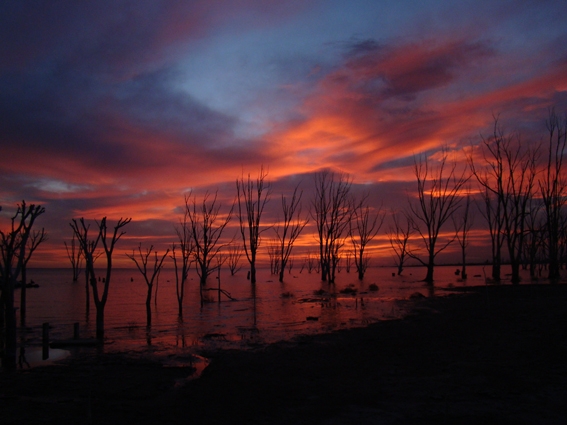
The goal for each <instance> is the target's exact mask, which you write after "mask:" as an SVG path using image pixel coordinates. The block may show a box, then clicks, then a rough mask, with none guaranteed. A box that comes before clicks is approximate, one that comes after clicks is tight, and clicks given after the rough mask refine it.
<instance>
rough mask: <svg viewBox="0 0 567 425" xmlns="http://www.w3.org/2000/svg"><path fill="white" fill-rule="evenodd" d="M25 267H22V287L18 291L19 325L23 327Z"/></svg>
mask: <svg viewBox="0 0 567 425" xmlns="http://www.w3.org/2000/svg"><path fill="white" fill-rule="evenodd" d="M26 284H27V277H26V267H25V266H24V267H22V289H21V292H20V325H21V326H22V327H23V326H25V325H26V295H27V291H26V289H27V288H26Z"/></svg>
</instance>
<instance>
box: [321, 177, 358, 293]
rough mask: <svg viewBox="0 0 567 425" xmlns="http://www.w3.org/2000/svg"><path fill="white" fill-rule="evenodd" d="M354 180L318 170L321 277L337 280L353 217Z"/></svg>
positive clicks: (332, 280)
mask: <svg viewBox="0 0 567 425" xmlns="http://www.w3.org/2000/svg"><path fill="white" fill-rule="evenodd" d="M350 188H351V180H350V178H349V176H348V175H347V174H343V173H339V174H336V173H334V172H332V171H329V170H324V171H321V172H319V173H317V174H315V197H314V199H313V201H312V204H311V206H312V210H311V217H312V218H313V220H314V221H315V226H316V229H317V235H316V237H317V241H318V244H319V263H320V266H321V280H322V281H324V282H326V281H328V282H329V283H334V282H335V272H336V268H337V265H338V262H339V259H340V256H339V251H340V249H341V247H342V246H343V244H344V239H345V237H346V233H347V231H346V229H347V227H348V225H349V221H350V218H351V212H352V206H351V202H350V199H349V194H350Z"/></svg>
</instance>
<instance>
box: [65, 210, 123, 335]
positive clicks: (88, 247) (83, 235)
mask: <svg viewBox="0 0 567 425" xmlns="http://www.w3.org/2000/svg"><path fill="white" fill-rule="evenodd" d="M131 221H132V219H131V218H126V219H124V218H120V219H119V220H118V222H117V223H116V225H115V226H114V228H113V229H112V231H111V235H108V225H107V222H106V217H103V218H102V220H101V221H100V222H99V221H95V223H96V227H97V230H96V231H95V234H96V236H94V237H91V236H89V230H90V225H87V224H86V223H85V219H84V218H81V219H79V220H76V219H73V220H72V221H71V223H70V225H71V228H72V229H73V231H74V232H75V235H76V236H77V240H78V241H79V244H80V245H81V249H82V250H83V254H84V256H85V267H86V269H87V274H88V277H89V282H90V284H91V288H92V292H93V299H94V302H95V307H96V337H97V339H99V340H101V341H102V340H103V339H104V308H105V306H106V301H107V299H108V290H109V288H110V279H111V277H112V254H113V253H114V248H115V246H116V243H117V242H118V240H119V239H120V238H121V237H122V235H124V233H125V232H124V231H122V230H121V229H122V228H123V227H124V226H126V225H127V224H128V223H130V222H131ZM99 243H102V248H103V254H102V255H104V257H105V259H106V267H105V271H104V278H103V288H102V292H100V291H99V288H98V283H97V274H96V270H95V267H94V262H95V259H96V258H97V253H96V250H97V247H98V244H99Z"/></svg>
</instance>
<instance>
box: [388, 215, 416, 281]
mask: <svg viewBox="0 0 567 425" xmlns="http://www.w3.org/2000/svg"><path fill="white" fill-rule="evenodd" d="M392 218H393V221H394V223H393V225H392V226H390V230H389V232H388V239H389V240H390V246H391V247H392V250H393V251H394V255H395V257H396V266H397V268H398V276H399V275H401V274H402V271H403V270H404V264H405V262H406V260H407V258H408V248H409V239H410V237H411V235H412V233H413V228H414V226H413V221H412V219H411V216H410V215H409V214H407V213H405V212H403V213H399V212H398V213H396V212H392Z"/></svg>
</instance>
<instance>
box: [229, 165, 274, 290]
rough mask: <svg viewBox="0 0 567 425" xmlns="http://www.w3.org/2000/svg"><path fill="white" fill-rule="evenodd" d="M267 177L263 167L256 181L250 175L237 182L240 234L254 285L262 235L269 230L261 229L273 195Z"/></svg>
mask: <svg viewBox="0 0 567 425" xmlns="http://www.w3.org/2000/svg"><path fill="white" fill-rule="evenodd" d="M267 175H268V172H267V171H266V170H264V167H261V168H260V172H259V173H258V177H257V178H256V180H252V179H251V178H250V174H248V177H247V179H244V175H242V177H240V179H237V180H236V191H237V198H238V220H239V222H240V234H241V235H242V242H243V246H244V253H245V254H246V258H247V259H248V262H249V263H250V282H251V283H252V285H255V284H256V256H257V254H258V248H259V247H260V240H261V234H262V233H263V232H265V231H266V230H267V228H264V229H262V228H261V222H262V214H263V213H264V208H265V207H266V204H267V203H268V201H269V199H270V194H271V187H270V184H269V183H268V182H267V181H266V177H267Z"/></svg>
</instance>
